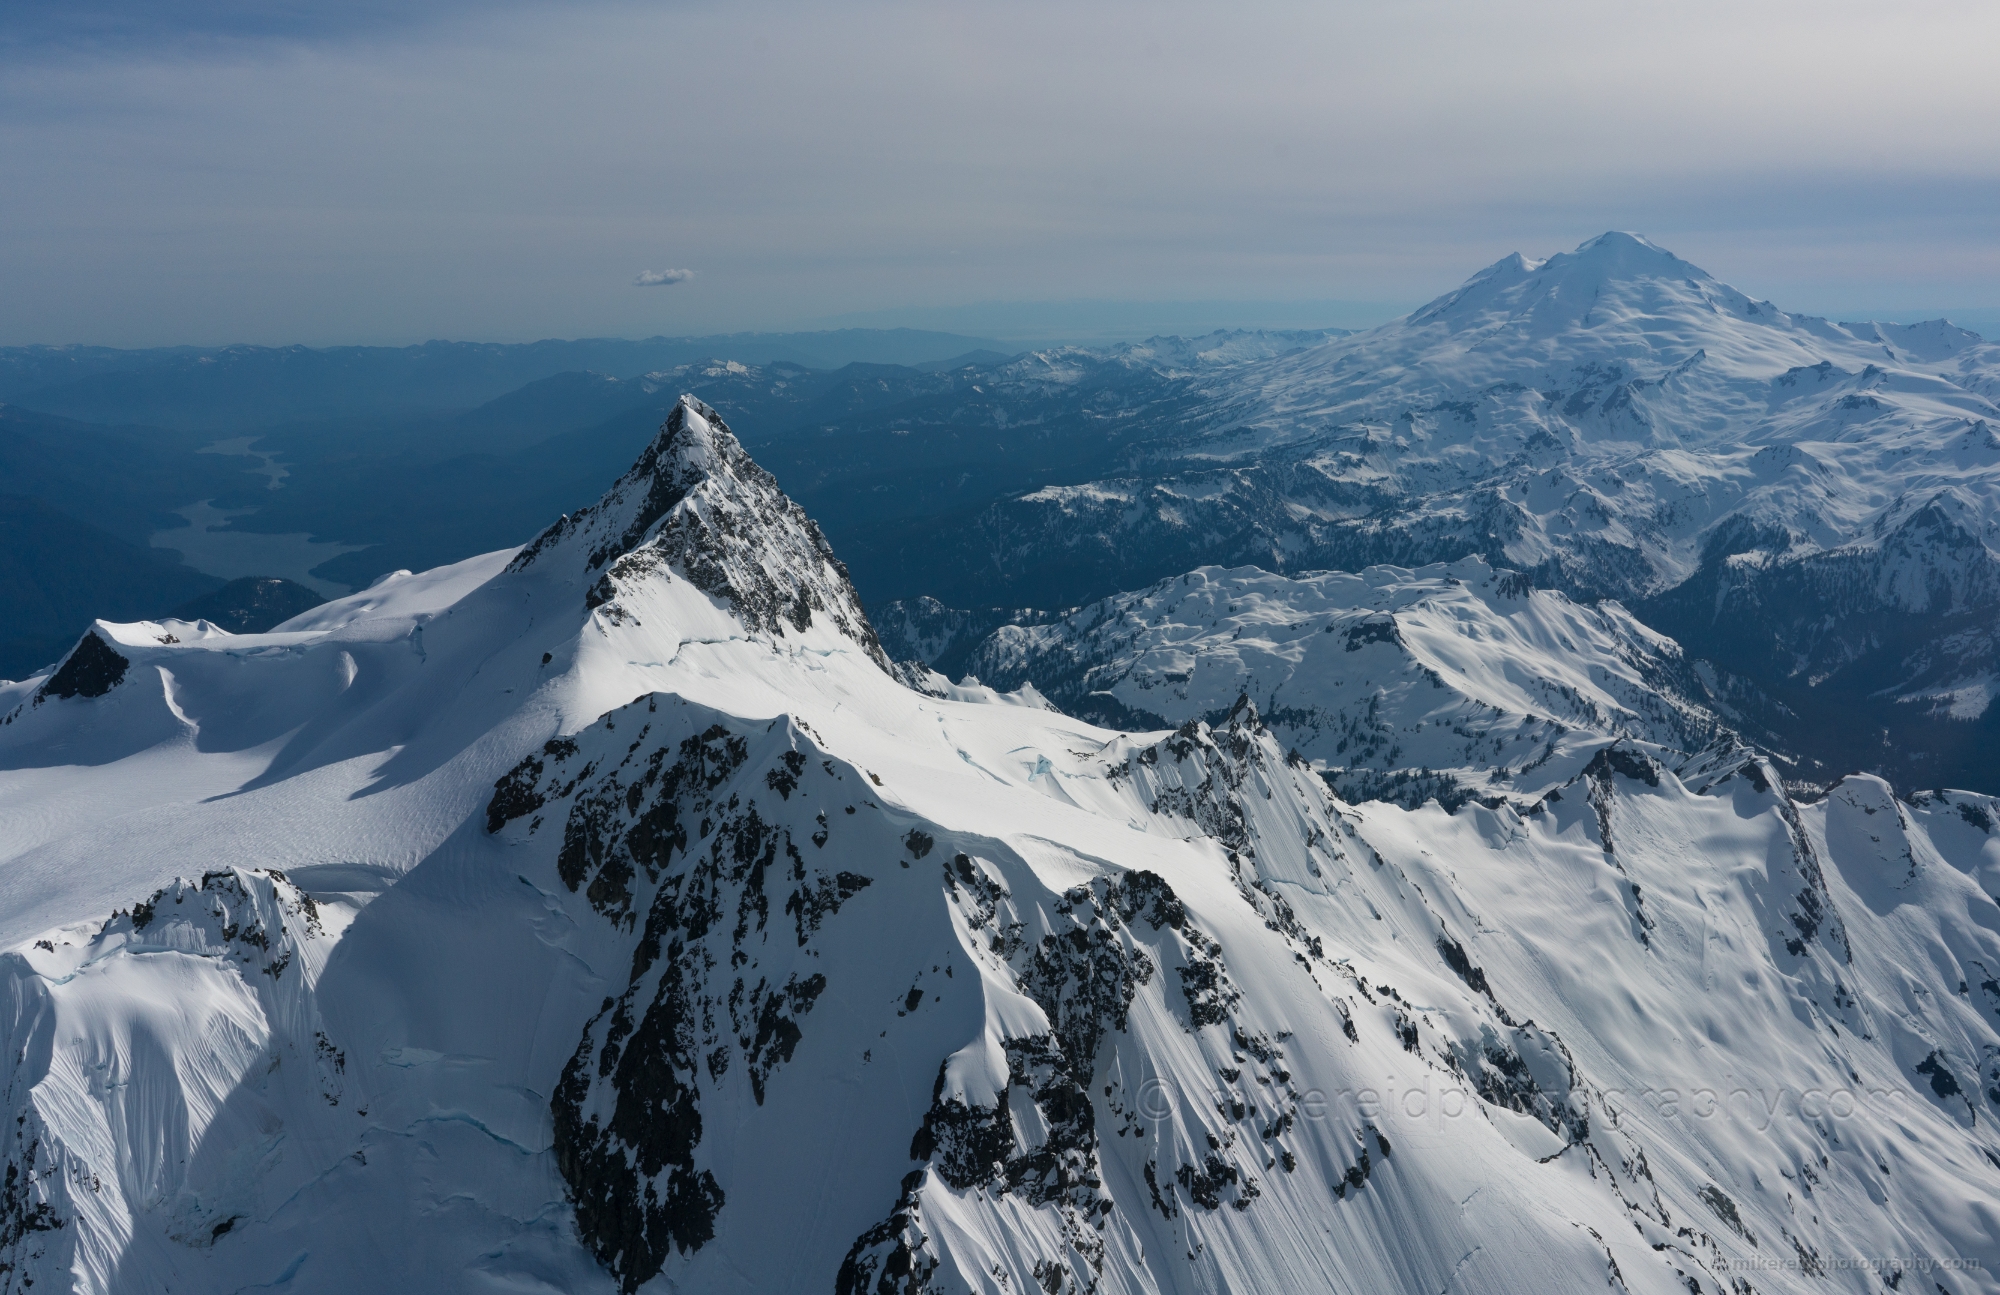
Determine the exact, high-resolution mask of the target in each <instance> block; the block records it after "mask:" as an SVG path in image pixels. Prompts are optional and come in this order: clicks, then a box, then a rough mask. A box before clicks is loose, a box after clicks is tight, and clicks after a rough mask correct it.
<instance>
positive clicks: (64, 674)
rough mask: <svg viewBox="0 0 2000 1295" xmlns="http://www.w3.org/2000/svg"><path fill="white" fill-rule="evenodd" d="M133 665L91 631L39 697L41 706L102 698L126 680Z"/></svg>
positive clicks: (37, 699) (46, 684) (41, 691)
mask: <svg viewBox="0 0 2000 1295" xmlns="http://www.w3.org/2000/svg"><path fill="white" fill-rule="evenodd" d="M131 664H132V663H131V662H130V661H128V660H126V659H125V658H124V657H122V656H120V655H119V654H118V653H117V652H116V651H114V650H113V649H112V647H111V645H110V644H109V643H106V642H105V641H104V640H103V639H101V638H99V637H98V635H97V631H96V630H91V631H90V632H89V633H87V634H85V635H84V636H83V637H82V638H81V639H78V640H77V644H76V646H75V647H74V648H72V649H71V650H70V654H69V656H67V657H66V658H64V660H63V663H62V665H61V666H60V667H59V668H58V669H57V670H56V672H55V673H54V674H52V675H50V676H49V680H48V682H47V683H45V684H43V685H42V686H41V688H40V689H39V690H38V691H37V692H36V693H35V702H36V704H37V705H39V704H41V703H42V702H44V701H47V700H48V699H49V698H51V697H102V696H103V695H104V694H105V693H108V692H110V691H111V690H112V689H113V688H116V687H117V686H118V685H119V684H120V683H121V682H123V681H124V679H125V671H126V670H127V669H128V668H129V667H130V666H131Z"/></svg>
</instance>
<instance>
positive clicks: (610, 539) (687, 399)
mask: <svg viewBox="0 0 2000 1295" xmlns="http://www.w3.org/2000/svg"><path fill="white" fill-rule="evenodd" d="M559 549H560V550H565V551H569V552H571V553H572V555H573V556H574V558H575V559H576V561H577V563H578V566H579V567H580V569H581V571H582V573H583V575H584V578H585V579H586V580H593V579H594V583H591V584H590V585H589V588H588V591H587V592H586V593H585V595H584V606H585V607H586V608H588V609H592V610H602V611H603V613H604V614H605V615H606V616H608V617H610V618H612V619H613V620H618V619H621V618H623V617H625V616H627V615H630V613H629V611H627V610H626V609H625V608H624V607H623V606H622V605H621V604H620V603H619V601H618V600H619V597H620V593H621V591H623V590H628V589H631V588H633V587H634V586H635V585H637V584H639V583H641V582H643V581H645V580H647V579H649V578H659V579H669V580H670V579H672V578H674V576H675V575H678V576H679V577H680V578H682V579H685V580H687V581H688V582H689V583H691V584H692V585H694V586H695V588H697V589H699V590H701V591H702V592H703V593H705V594H707V595H708V596H709V597H711V598H713V599H715V600H716V601H717V602H718V603H721V604H722V605H723V606H725V607H727V608H729V610H730V611H731V612H733V613H734V614H735V615H736V617H737V618H738V619H740V620H741V621H742V622H743V624H744V627H745V628H746V629H749V630H751V631H753V632H756V633H762V634H768V635H770V636H772V637H774V638H781V637H783V636H784V635H785V634H786V633H787V632H788V631H789V632H793V633H799V632H803V631H804V630H806V629H807V628H809V627H810V626H811V625H812V624H813V623H814V618H815V617H816V616H817V617H825V618H826V619H827V620H829V621H830V622H831V623H832V624H833V626H834V628H835V629H836V630H837V631H838V632H839V633H840V634H842V635H844V636H846V637H847V638H850V639H852V640H854V642H855V643H856V644H858V645H859V646H860V647H861V649H862V650H863V651H865V652H866V653H867V654H868V656H869V658H870V659H871V660H873V661H874V662H875V663H876V664H877V665H879V666H881V667H882V668H883V669H884V670H888V669H890V665H889V659H888V657H887V656H886V655H885V654H884V653H883V651H882V646H881V644H880V643H879V642H878V641H877V640H876V637H875V630H874V628H873V627H872V626H871V625H870V624H869V623H868V617H867V615H866V613H864V612H863V611H862V609H861V600H860V598H859V597H858V596H857V595H856V594H855V592H854V585H853V582H852V581H851V580H849V579H848V574H847V568H846V567H845V566H844V565H842V563H841V561H840V559H839V558H837V557H835V556H834V554H833V549H832V548H831V547H830V546H829V545H828V544H827V542H826V537H825V536H824V535H822V534H821V533H820V529H819V527H818V525H817V524H815V523H814V522H813V520H812V519H811V518H809V517H807V516H806V514H805V512H804V510H802V509H801V508H800V507H799V506H798V505H797V504H795V503H793V502H792V501H791V500H790V499H789V498H787V497H786V496H785V493H784V492H783V491H782V490H780V489H779V488H778V483H777V481H776V479H775V478H773V477H772V476H771V474H770V473H768V472H766V471H765V470H764V469H763V468H761V467H759V466H758V465H757V463H756V461H755V460H754V459H752V458H751V457H750V456H749V454H747V453H746V452H745V451H744V449H743V447H742V445H741V444H739V443H738V442H737V439H736V437H735V436H733V435H732V434H731V433H730V431H729V428H728V427H727V426H726V425H725V424H724V423H723V421H722V419H721V417H720V416H719V415H718V414H717V413H716V412H715V411H714V410H712V409H710V408H709V407H708V406H707V405H704V404H702V403H701V402H700V401H699V400H696V399H694V398H693V397H692V396H683V397H681V400H680V402H679V403H678V404H676V405H675V406H674V408H673V411H672V412H671V413H669V414H668V415H667V421H666V422H665V424H664V425H662V426H661V428H660V434H659V435H658V436H657V437H655V438H654V440H653V443H652V444H651V445H649V446H647V447H646V450H645V452H644V453H642V454H641V455H640V456H639V459H638V461H637V462H636V463H634V464H633V465H632V468H631V470H630V471H629V472H627V473H626V474H625V475H624V476H622V477H620V478H619V479H618V481H617V483H616V484H615V485H613V486H612V487H611V489H610V490H609V491H607V492H606V493H605V495H604V497H603V498H602V499H600V500H599V501H598V502H597V503H595V504H592V505H591V506H590V507H588V508H583V509H579V510H578V511H577V512H574V513H571V514H570V515H568V516H566V517H564V518H562V519H561V520H560V521H558V522H556V523H555V525H553V526H551V527H549V528H548V529H547V530H545V531H543V532H542V533H541V534H540V535H539V536H537V537H536V538H535V540H534V542H533V543H531V544H529V545H528V546H527V547H526V548H524V549H522V550H521V552H520V553H519V555H517V556H516V557H515V558H514V561H513V563H512V564H511V565H510V566H509V568H508V569H509V570H511V571H523V570H526V569H528V568H529V567H531V566H534V565H535V564H537V563H539V562H545V561H547V560H549V557H550V555H551V554H552V553H554V552H555V551H557V550H559Z"/></svg>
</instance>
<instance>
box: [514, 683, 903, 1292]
mask: <svg viewBox="0 0 2000 1295" xmlns="http://www.w3.org/2000/svg"><path fill="white" fill-rule="evenodd" d="M662 712H665V713H664V714H663V713H662ZM708 721H713V722H708ZM656 725H657V727H658V728H659V729H660V730H664V731H662V732H659V733H658V734H657V735H655V726H656ZM621 728H623V729H625V730H626V731H627V732H629V733H631V734H632V736H630V737H629V738H628V737H626V736H625V735H624V734H621V733H619V732H618V731H617V730H619V729H621ZM683 734H684V736H683ZM780 740H781V738H780V735H778V734H775V733H773V732H771V731H769V730H768V729H767V728H766V727H765V726H754V727H750V726H741V725H740V724H739V723H737V722H734V721H731V722H723V721H721V720H719V718H717V717H715V716H714V715H713V713H712V712H705V711H703V712H693V711H692V710H691V708H688V707H687V704H686V703H684V702H681V701H679V700H678V699H675V698H667V697H659V696H654V697H647V698H642V699H640V700H638V701H635V702H633V703H631V704H630V705H628V706H625V707H622V708H620V709H619V710H616V711H613V712H611V713H610V714H608V715H606V716H605V717H604V718H603V719H601V720H599V721H598V723H597V724H596V725H594V726H593V727H592V728H591V729H588V730H586V731H585V732H583V733H581V734H578V735H577V737H575V738H573V739H565V740H558V741H552V742H550V743H548V744H547V745H545V746H544V747H543V748H542V750H541V751H539V752H537V753H536V754H534V755H531V756H529V757H528V758H526V759H524V760H523V761H522V762H521V763H520V764H519V765H517V766H516V767H515V768H514V769H513V770H511V771H510V772H509V773H508V774H507V775H506V776H504V777H502V778H501V779H500V780H499V781H498V783H496V785H495V789H494V795H493V798H492V801H491V803H490V804H489V806H488V810H487V826H488V830H489V831H495V832H497V831H500V830H502V829H504V828H505V827H506V826H507V825H508V824H509V823H512V822H514V821H516V820H518V819H521V818H528V819H529V820H530V821H529V823H528V827H527V830H528V832H529V833H530V834H531V835H532V834H535V833H537V832H539V831H541V830H542V828H543V827H544V825H545V817H546V816H547V815H548V814H550V813H551V812H552V810H553V809H555V808H561V807H562V802H565V801H566V802H567V807H566V810H565V811H564V817H563V828H562V844H561V847H560V849H559V852H558V854H557V857H556V872H557V875H558V876H559V878H560V880H561V882H562V884H563V885H564V886H565V887H567V888H568V889H569V890H570V891H572V892H576V893H580V894H581V895H582V896H583V897H584V898H585V900H587V901H588V903H589V905H590V907H591V908H592V909H593V910H595V912H596V913H597V914H598V915H599V916H600V917H602V918H603V919H604V920H605V921H606V922H607V923H608V924H609V925H610V927H611V929H612V930H613V931H614V932H617V933H620V934H627V935H631V936H634V937H635V938H634V939H633V942H632V951H631V962H630V965H629V970H628V971H627V974H626V980H627V983H626V986H625V988H624V990H623V991H622V992H621V993H618V994H616V995H613V996H611V997H608V998H606V999H605V1000H604V1003H603V1005H602V1006H601V1007H600V1008H599V1010H598V1011H597V1013H596V1014H595V1015H594V1016H593V1017H592V1018H591V1019H590V1022H589V1023H588V1025H587V1026H586V1027H585V1029H584V1032H583V1037H582V1038H581V1039H580V1040H579V1042H578V1044H577V1048H576V1052H575V1054H574V1055H573V1056H572V1057H571V1058H570V1061H569V1063H568V1065H567V1066H565V1067H564V1069H563V1073H562V1078H561V1081H560V1083H559V1084H558V1085H557V1088H556V1091H555V1094H554V1097H553V1098H552V1100H551V1102H550V1107H551V1110H552V1112H553V1115H554V1120H555V1140H554V1142H555V1145H554V1149H555V1157H556V1163H557V1166H558V1168H559V1170H560V1171H561V1173H562V1175H563V1178H564V1181H565V1182H566V1183H567V1184H568V1187H569V1191H570V1198H571V1200H572V1201H573V1203H574V1205H575V1208H576V1221H577V1228H578V1231H579V1232H580V1233H581V1235H582V1237H583V1240H584V1242H585V1244H586V1245H588V1246H589V1247H590V1249H591V1251H592V1253H594V1254H595V1255H596V1256H597V1258H598V1259H599V1261H600V1262H602V1263H603V1264H604V1265H605V1267H606V1268H608V1269H609V1270H610V1271H611V1272H612V1273H613V1274H614V1275H615V1276H616V1277H617V1278H618V1279H619V1281H620V1283H621V1284H622V1286H623V1288H624V1289H625V1290H626V1291H628V1292H629V1291H634V1290H636V1289H637V1288H638V1287H639V1286H640V1285H642V1284H644V1283H645V1282H647V1281H650V1280H651V1279H652V1278H653V1277H654V1276H656V1275H657V1274H658V1273H659V1272H660V1271H661V1269H662V1268H663V1267H664V1266H665V1264H666V1262H667V1260H668V1258H669V1257H670V1256H671V1255H673V1254H675V1253H687V1252H691V1251H694V1250H698V1249H700V1248H701V1247H702V1246H703V1245H705V1244H707V1243H708V1242H709V1241H710V1240H712V1239H713V1238H714V1235H715V1220H716V1217H717V1215H718V1214H719V1213H720V1212H721V1210H722V1209H723V1208H724V1206H725V1204H726V1203H727V1194H726V1192H725V1190H724V1188H723V1186H722V1184H721V1183H720V1182H718V1180H717V1178H716V1175H715V1173H714V1171H713V1169H712V1167H711V1166H710V1165H709V1164H708V1163H707V1162H706V1159H705V1156H704V1154H703V1152H702V1136H703V1121H702V1094H703V1092H704V1090H705V1089H707V1088H710V1087H713V1086H714V1085H718V1084H721V1083H723V1082H725V1080H726V1077H727V1076H729V1075H730V1074H732V1073H740V1074H742V1075H744V1076H745V1077H746V1078H747V1081H748V1084H749V1088H750V1093H751V1096H752V1098H753V1100H754V1101H756V1102H757V1103H758V1104H760V1105H761V1104H762V1103H763V1102H764V1100H765V1096H766V1093H767V1091H768V1086H769V1084H770V1082H771V1078H772V1076H773V1075H774V1074H775V1073H776V1072H777V1071H779V1070H780V1069H782V1068H783V1066H784V1065H785V1064H786V1063H787V1062H789V1061H790V1060H791V1059H792V1056H793V1054H794V1052H795V1051H796V1049H797V1048H798V1046H799V1044H800V1042H801V1041H802V1040H803V1039H804V1037H805V1034H804V1030H803V1028H802V1022H803V1021H804V1020H805V1019H806V1018H807V1016H808V1015H809V1014H810V1013H811V1012H812V1009H813V1005H814V1003H815V1002H816V1001H817V1000H818V998H819V997H820V995H821V994H822V993H823V992H824V991H825V990H826V987H827V978H826V976H825V975H824V974H823V973H821V972H818V971H811V970H804V969H799V970H791V971H783V970H780V969H781V968H783V967H784V966H785V965H786V964H787V961H788V960H787V959H785V958H784V957H783V956H782V952H783V950H785V949H788V948H789V949H794V950H799V951H803V952H810V946H811V945H812V943H813V939H814V937H815V936H816V935H817V934H818V932H819V930H820V928H821V926H822V924H823V923H824V922H826V921H827V920H828V919H830V918H832V917H834V916H835V915H836V914H838V913H839V912H840V910H841V907H842V906H843V905H844V904H846V903H847V902H848V901H849V900H851V899H853V898H854V896H856V895H857V894H860V893H861V892H862V891H864V890H865V889H867V888H868V887H869V886H870V885H871V884H872V878H869V877H866V876H862V875H860V874H858V873H854V872H850V871H843V870H838V869H833V868H823V867H820V866H818V865H816V864H809V863H808V862H807V859H806V855H805V853H804V852H803V851H802V850H801V849H800V843H799V842H797V841H795V840H794V839H793V834H792V830H791V828H790V827H788V826H786V825H784V824H783V823H782V822H780V821H774V819H775V818H777V817H779V816H780V815H781V810H780V809H779V807H781V806H783V805H785V804H786V803H787V802H788V801H790V800H791V798H792V796H793V795H794V794H795V793H796V792H797V790H798V788H799V786H800V781H801V779H814V778H825V779H842V778H846V779H851V781H852V782H854V783H859V782H861V781H862V780H863V777H862V775H861V774H860V773H859V772H858V771H854V770H851V769H847V768H846V767H845V766H840V765H837V764H836V763H835V762H833V761H830V760H822V759H807V758H806V753H805V752H803V751H801V750H799V749H798V748H797V746H795V745H793V744H796V743H803V742H804V741H805V739H804V737H803V736H802V735H801V734H799V733H798V732H797V731H796V730H791V729H787V730H786V732H785V733H784V734H783V735H782V741H783V745H782V746H780ZM753 750H754V751H755V752H756V755H755V757H754V758H753ZM759 793H763V794H764V795H765V796H767V797H768V799H767V800H766V801H765V802H764V803H763V804H761V805H760V803H759V800H758V795H759ZM823 844H824V842H823V840H820V839H815V841H814V850H815V857H822V856H818V854H817V849H818V847H819V846H820V845H823ZM787 918H790V919H791V920H790V921H787V920H786V919H787ZM760 965H761V966H764V967H766V968H767V970H766V971H765V972H764V973H763V974H758V972H757V967H758V966H760ZM793 965H795V966H796V965H798V964H793Z"/></svg>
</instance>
